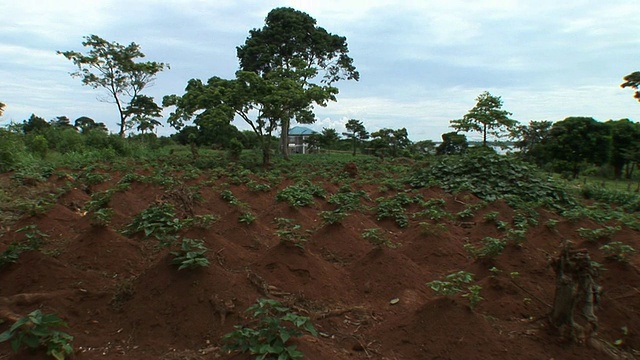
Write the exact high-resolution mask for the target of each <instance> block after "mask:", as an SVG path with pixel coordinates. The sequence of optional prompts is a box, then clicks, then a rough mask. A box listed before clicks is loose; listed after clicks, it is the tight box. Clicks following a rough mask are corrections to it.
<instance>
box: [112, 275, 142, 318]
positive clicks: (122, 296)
mask: <svg viewBox="0 0 640 360" xmlns="http://www.w3.org/2000/svg"><path fill="white" fill-rule="evenodd" d="M133 280H134V278H129V279H125V280H123V281H121V282H119V283H118V284H117V285H116V289H115V291H114V294H113V296H112V297H111V301H110V302H109V305H111V307H112V308H113V309H114V310H116V311H119V310H121V309H122V306H123V305H124V303H125V302H127V301H128V300H131V299H133V296H134V295H135V293H136V290H135V287H134V282H133Z"/></svg>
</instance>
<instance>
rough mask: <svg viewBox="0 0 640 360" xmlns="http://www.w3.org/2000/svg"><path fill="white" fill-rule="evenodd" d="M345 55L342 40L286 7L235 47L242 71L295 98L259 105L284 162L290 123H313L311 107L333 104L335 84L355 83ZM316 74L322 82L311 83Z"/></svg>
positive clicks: (355, 76) (345, 51) (268, 17)
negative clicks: (275, 129) (277, 139)
mask: <svg viewBox="0 0 640 360" xmlns="http://www.w3.org/2000/svg"><path fill="white" fill-rule="evenodd" d="M348 52H349V50H348V47H347V42H346V38H345V37H341V36H338V35H334V34H331V33H329V32H327V31H326V30H325V29H324V28H322V27H319V26H317V25H316V20H315V19H314V18H312V17H311V16H309V15H308V14H306V13H304V12H301V11H298V10H295V9H292V8H286V7H283V8H275V9H273V10H271V11H270V12H269V14H268V15H267V17H266V19H265V26H264V27H263V28H262V29H253V30H251V31H249V37H248V38H247V39H246V41H245V43H244V45H242V46H239V47H238V48H237V55H238V59H239V60H240V68H241V69H242V70H244V71H250V72H255V73H256V74H258V75H260V76H261V77H262V78H264V79H265V80H269V81H271V82H273V85H274V86H278V87H282V88H286V89H289V91H292V92H293V93H295V96H292V97H289V98H283V99H275V101H272V99H270V98H265V99H263V101H264V103H263V104H262V105H263V116H269V117H270V119H269V120H268V121H274V122H275V123H276V126H280V127H281V133H280V147H281V152H282V154H283V155H284V157H285V158H288V154H289V147H288V144H287V142H288V141H287V140H288V137H289V126H290V123H291V120H292V119H296V121H297V122H299V123H303V124H310V123H313V122H314V121H315V118H314V116H313V106H314V105H319V106H326V104H327V102H328V101H336V97H335V96H336V94H337V93H338V89H337V88H335V87H334V86H332V84H333V83H334V82H336V81H338V80H342V79H347V80H350V79H353V80H358V79H359V77H360V75H359V73H358V72H357V71H356V69H355V66H353V59H351V58H350V57H349V56H348V55H347V54H348ZM318 75H321V80H320V81H319V82H318V83H314V82H313V81H314V80H315V79H316V77H317V76H318Z"/></svg>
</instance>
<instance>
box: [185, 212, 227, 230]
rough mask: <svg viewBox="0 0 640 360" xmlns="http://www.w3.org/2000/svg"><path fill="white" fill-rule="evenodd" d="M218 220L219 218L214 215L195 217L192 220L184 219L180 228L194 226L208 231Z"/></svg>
mask: <svg viewBox="0 0 640 360" xmlns="http://www.w3.org/2000/svg"><path fill="white" fill-rule="evenodd" d="M218 220H220V216H218V215H216V214H204V215H195V216H194V217H192V218H188V219H184V220H183V221H182V227H183V228H185V227H191V226H194V227H198V228H201V229H208V228H210V227H211V225H213V223H215V222H216V221H218Z"/></svg>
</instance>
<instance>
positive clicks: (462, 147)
mask: <svg viewBox="0 0 640 360" xmlns="http://www.w3.org/2000/svg"><path fill="white" fill-rule="evenodd" d="M468 147H469V143H468V142H467V137H466V136H465V135H464V134H458V132H456V131H453V132H449V133H444V134H442V143H440V145H438V147H437V148H436V155H460V154H463V153H465V152H466V151H467V148H468Z"/></svg>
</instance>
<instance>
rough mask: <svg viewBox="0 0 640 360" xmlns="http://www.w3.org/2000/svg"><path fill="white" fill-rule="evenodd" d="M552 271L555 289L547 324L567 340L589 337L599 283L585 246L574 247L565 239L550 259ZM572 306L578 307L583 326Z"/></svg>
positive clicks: (594, 328) (595, 327) (593, 326)
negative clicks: (578, 321) (576, 317)
mask: <svg viewBox="0 0 640 360" xmlns="http://www.w3.org/2000/svg"><path fill="white" fill-rule="evenodd" d="M551 265H552V267H553V270H554V271H555V273H556V292H555V297H554V301H553V310H552V312H551V316H550V322H551V326H552V327H553V328H555V329H556V330H558V331H559V333H560V334H561V336H563V337H566V335H567V334H566V332H567V330H568V340H570V341H577V340H581V338H582V340H585V339H588V338H591V337H592V336H593V335H595V334H596V332H597V330H598V318H597V317H596V315H595V312H594V307H595V306H597V305H598V302H599V294H600V286H599V285H598V284H596V283H595V281H594V278H596V277H597V276H598V271H597V269H596V268H595V267H594V266H593V263H592V261H591V258H590V257H589V253H588V251H587V250H586V249H578V250H576V249H574V248H573V245H572V243H571V242H569V241H565V242H564V243H563V246H562V250H561V252H560V255H558V257H557V258H556V259H554V260H553V262H552V263H551ZM576 308H579V309H580V315H582V316H583V317H584V318H585V319H586V321H587V324H586V325H587V326H581V325H580V324H578V323H577V322H576V321H575V319H574V313H575V311H576Z"/></svg>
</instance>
